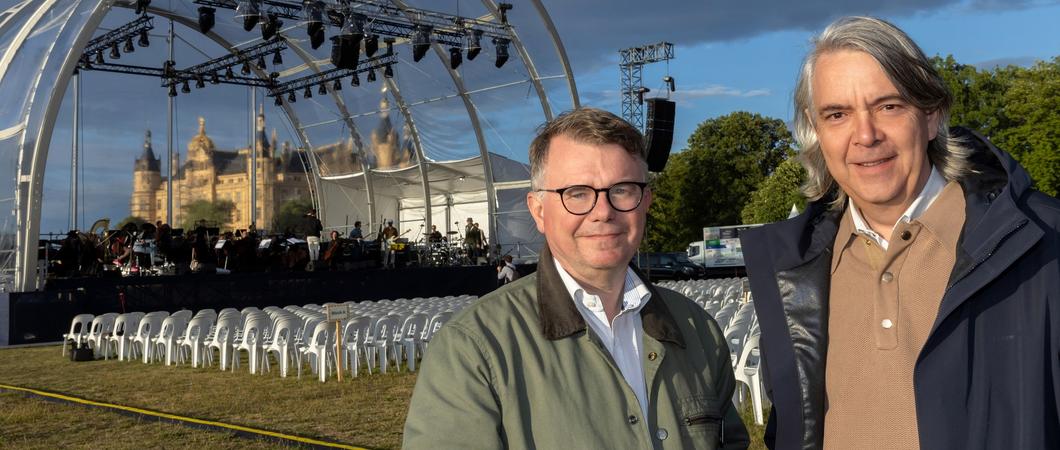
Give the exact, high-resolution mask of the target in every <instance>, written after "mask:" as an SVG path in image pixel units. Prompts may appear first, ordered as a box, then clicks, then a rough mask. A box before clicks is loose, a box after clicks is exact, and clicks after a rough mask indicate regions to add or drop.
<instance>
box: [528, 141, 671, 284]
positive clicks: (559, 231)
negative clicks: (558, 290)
mask: <svg viewBox="0 0 1060 450" xmlns="http://www.w3.org/2000/svg"><path fill="white" fill-rule="evenodd" d="M544 167H545V170H544V173H543V176H542V178H541V181H542V182H541V186H538V188H540V189H559V188H565V187H569V186H574V185H586V186H592V187H594V188H606V187H609V186H611V185H614V184H616V183H620V182H624V181H636V182H642V181H646V175H647V174H646V173H645V170H644V165H643V164H642V163H640V162H639V161H638V160H637V158H636V157H635V156H633V155H630V154H629V153H628V152H627V151H626V150H625V149H624V148H622V147H621V146H619V145H616V144H607V145H595V144H585V143H581V142H577V141H575V140H572V139H570V138H568V137H567V136H565V135H560V136H556V137H555V138H553V139H552V141H551V143H550V144H549V152H548V158H547V160H546V162H545V166H544ZM598 195H599V198H598V199H597V201H596V206H595V207H593V209H592V210H591V211H589V213H588V214H585V215H580V216H579V215H575V214H571V213H570V212H568V211H567V209H566V208H564V206H563V203H562V201H561V200H560V196H559V194H556V193H552V192H543V193H534V192H531V193H529V194H527V197H526V201H527V206H528V208H529V209H530V214H531V216H533V218H534V222H536V223H537V229H538V231H540V232H541V233H542V234H544V235H545V237H546V238H547V239H548V244H549V249H550V250H552V255H553V256H555V257H556V259H557V260H558V261H559V262H560V263H561V264H563V267H564V268H565V269H567V271H569V272H571V273H572V274H583V276H584V274H586V273H587V272H591V271H611V270H616V269H622V270H624V268H625V267H626V266H627V265H628V264H629V261H630V260H631V259H632V258H633V254H634V253H635V252H636V251H637V247H638V246H640V240H641V238H642V237H643V235H644V223H645V221H646V216H647V211H648V207H649V206H650V205H651V190H650V189H648V188H645V192H644V198H643V200H642V201H641V203H640V206H638V207H637V208H636V209H634V210H632V211H629V212H618V211H616V210H615V209H613V208H612V207H611V204H610V203H608V201H607V198H606V197H607V194H605V193H600V194H598ZM576 277H577V275H576Z"/></svg>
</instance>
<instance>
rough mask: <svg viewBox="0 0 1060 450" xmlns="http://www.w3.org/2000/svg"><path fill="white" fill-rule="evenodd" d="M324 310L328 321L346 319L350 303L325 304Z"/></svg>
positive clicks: (349, 311)
mask: <svg viewBox="0 0 1060 450" xmlns="http://www.w3.org/2000/svg"><path fill="white" fill-rule="evenodd" d="M324 311H325V314H327V318H328V322H335V321H341V320H346V319H349V318H350V315H351V314H350V313H351V308H350V305H325V306H324Z"/></svg>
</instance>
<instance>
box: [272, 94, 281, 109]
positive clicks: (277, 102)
mask: <svg viewBox="0 0 1060 450" xmlns="http://www.w3.org/2000/svg"><path fill="white" fill-rule="evenodd" d="M272 104H273V105H276V106H283V100H281V99H280V96H279V95H275V96H273V102H272Z"/></svg>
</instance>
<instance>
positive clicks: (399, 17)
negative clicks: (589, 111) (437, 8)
mask: <svg viewBox="0 0 1060 450" xmlns="http://www.w3.org/2000/svg"><path fill="white" fill-rule="evenodd" d="M531 2H532V4H533V5H534V6H535V9H536V10H537V12H538V16H539V17H540V20H541V22H542V23H543V24H544V25H545V28H546V29H547V31H548V33H549V35H550V37H551V38H552V42H553V45H554V47H555V50H556V53H557V56H558V59H559V61H560V63H561V65H562V67H563V70H564V74H565V76H566V81H567V86H568V90H569V92H570V95H571V101H572V103H573V105H574V106H575V107H577V106H578V105H579V101H578V94H577V88H576V85H575V82H574V79H573V76H572V73H571V71H570V64H569V61H568V60H567V56H566V52H565V50H564V47H563V44H562V42H561V41H560V40H559V37H558V33H557V32H556V30H555V26H554V25H553V23H552V21H551V18H550V17H549V16H548V13H547V11H546V10H545V9H544V7H543V6H542V5H541V2H540V1H539V0H531ZM160 3H161V2H155V4H153V5H152V6H150V7H149V8H148V13H150V14H152V15H155V16H157V17H164V18H169V19H172V20H173V21H174V22H176V23H179V24H181V25H183V26H186V27H188V28H192V29H195V28H197V20H196V19H197V18H196V17H192V16H186V15H185V14H184V13H182V12H179V11H176V10H174V11H170V10H168V9H166V5H164V4H160ZM195 3H199V4H208V3H209V2H207V1H206V0H201V1H197V2H195ZM214 3H216V4H217V5H218V6H221V4H224V5H228V6H233V7H234V5H235V2H234V1H216V2H214ZM349 3H350V4H351V5H354V6H356V8H355V11H354V12H355V13H358V14H364V15H365V16H366V17H368V18H369V20H368V22H367V23H366V24H367V26H366V28H365V31H367V32H371V33H377V34H384V33H393V34H394V35H397V36H403V37H407V36H405V35H402V34H400V33H407V32H408V31H409V30H410V28H408V25H409V24H411V23H416V24H433V26H432V31H431V46H432V48H434V50H435V54H436V55H437V57H438V59H439V61H440V62H441V63H442V64H443V65H445V67H446V68H447V71H448V73H449V74H450V77H451V78H452V81H453V83H454V86H455V87H456V90H457V92H458V95H459V96H460V97H461V99H462V100H463V103H464V105H465V108H466V110H467V113H468V118H469V120H470V121H471V124H472V126H473V128H474V134H475V139H476V142H477V143H478V148H479V154H480V156H481V157H482V158H483V160H484V171H485V174H484V175H485V178H486V180H487V181H490V180H492V179H493V175H492V173H491V171H492V168H491V165H490V163H489V151H488V146H487V144H486V141H485V137H484V133H483V130H482V126H481V122H480V120H479V113H478V111H477V108H476V107H475V105H474V103H473V102H472V99H471V97H470V92H471V91H469V90H468V89H467V88H466V86H465V85H464V83H463V79H462V77H461V76H460V73H459V72H457V71H455V70H453V69H451V68H449V64H448V51H446V49H444V48H443V46H457V45H460V46H463V45H464V44H465V43H466V38H467V34H468V30H475V29H477V30H482V31H483V35H484V36H494V35H496V36H495V37H499V38H504V39H509V40H510V42H511V45H512V46H513V47H514V50H515V51H514V53H515V54H517V55H519V57H520V59H521V60H522V63H523V65H524V66H525V67H527V70H528V72H529V73H530V79H529V80H527V81H528V82H530V83H532V84H533V85H534V88H535V91H536V93H537V94H538V97H539V100H540V102H541V106H542V111H543V112H544V115H545V117H546V120H548V119H551V116H552V111H551V107H550V105H549V102H548V98H547V97H546V96H545V90H544V88H543V86H541V80H542V79H544V78H542V77H541V76H540V75H539V74H538V73H537V70H536V68H534V67H533V61H532V59H531V58H530V55H529V54H528V52H527V51H526V50H525V48H523V45H522V43H521V42H520V41H519V39H518V36H517V35H516V34H515V32H514V29H513V28H512V27H511V26H509V25H508V24H506V23H497V22H498V21H499V20H501V18H500V17H498V16H499V15H503V14H504V12H505V11H506V9H507V8H508V6H507V5H504V4H500V5H498V4H495V3H494V2H493V0H483V5H484V6H485V7H486V8H487V9H488V10H489V11H490V12H491V13H492V15H493V16H494V17H493V20H484V19H469V18H463V20H461V21H458V22H454V21H452V20H451V18H452V17H453V16H450V15H446V14H443V13H436V12H432V11H427V10H422V9H418V8H413V7H410V6H408V5H407V4H405V3H404V2H400V1H395V2H390V3H381V2H376V1H363V0H362V1H351V2H349ZM263 4H264V5H266V6H267V7H268V9H270V12H274V11H275V10H276V8H282V7H285V6H299V9H298V12H300V4H295V3H293V2H281V1H275V0H264V3H263ZM394 5H396V6H394ZM133 6H134V2H133V1H131V0H75V1H73V2H67V1H60V0H41V1H33V2H29V1H25V2H20V3H18V4H17V5H15V6H13V7H12V8H11V9H9V10H8V11H5V12H4V13H6V14H4V15H0V31H4V32H8V33H6V35H7V36H11V37H10V39H11V41H10V42H8V43H6V44H8V45H7V47H5V51H4V52H3V53H2V54H0V82H3V81H4V79H5V74H6V72H7V71H8V70H9V68H10V64H11V63H12V61H13V60H14V59H15V57H16V55H17V54H18V52H19V50H20V49H21V47H22V46H23V44H24V43H25V42H27V41H28V40H30V39H31V38H32V37H31V36H32V34H33V32H34V31H36V30H37V29H38V28H39V27H40V26H41V25H42V24H44V23H48V24H49V25H50V26H57V27H58V28H57V29H53V30H52V31H51V32H50V33H51V34H50V35H49V36H52V35H54V37H55V40H54V41H53V42H52V43H51V45H50V46H47V47H46V53H45V54H44V55H41V56H35V59H34V60H33V61H34V62H35V64H36V63H38V62H39V64H40V66H39V67H40V72H39V73H38V74H37V75H36V78H34V79H33V80H30V84H29V85H28V86H26V85H23V84H19V86H23V88H24V89H29V90H30V91H29V92H31V94H30V96H29V97H28V98H27V100H26V101H27V103H26V106H25V109H24V112H20V113H17V114H9V117H11V116H15V117H18V118H19V119H18V121H17V122H5V123H2V124H0V144H11V143H16V144H17V147H16V148H15V149H14V151H17V152H18V155H11V158H12V159H13V160H16V161H17V163H15V164H14V166H13V170H15V174H14V175H15V177H14V183H15V188H14V196H13V198H12V199H10V200H9V202H11V203H10V204H11V205H12V208H13V213H14V221H15V224H14V227H12V228H13V229H14V230H16V231H17V232H16V234H15V235H14V236H13V240H14V245H13V247H14V249H13V253H14V255H11V253H12V250H6V252H7V257H8V258H11V259H13V264H11V266H13V272H14V273H10V272H7V273H4V274H0V276H4V277H5V278H4V279H0V290H9V291H31V290H35V289H38V288H40V287H41V286H42V283H43V280H42V278H41V276H40V274H39V273H38V271H37V266H38V264H37V251H36V247H37V239H38V234H39V229H40V215H41V214H40V213H41V210H40V208H41V203H42V197H43V178H44V166H45V162H46V160H47V154H48V150H49V147H50V140H51V137H52V132H53V129H54V126H55V121H56V118H57V116H58V114H59V110H60V106H61V104H62V100H63V97H64V93H65V91H66V89H67V86H68V84H69V81H70V79H71V76H72V75H73V72H74V69H75V68H78V66H79V65H80V64H81V63H82V56H83V54H84V53H85V49H86V48H88V45H89V42H90V41H91V40H92V36H93V35H94V34H95V32H96V30H97V29H98V27H99V25H100V24H101V23H102V21H103V19H104V17H105V16H106V15H107V13H108V12H109V11H110V9H112V8H114V7H119V8H129V9H131V8H132V7H133ZM222 7H223V6H222ZM274 7H275V8H274ZM290 11H291V13H292V14H291V16H292V17H295V16H294V12H295V10H294V9H291V10H290ZM373 11H375V12H377V13H378V14H379V15H380V16H382V15H383V14H384V13H385V14H389V15H388V16H387V18H386V19H387V20H383V19H384V18H383V17H378V18H372V14H373ZM392 13H398V14H392ZM57 14H58V16H57ZM277 16H279V15H278V14H277ZM298 17H299V18H300V16H298ZM337 19H338V17H337V16H336V15H335V14H333V13H332V12H330V11H329V13H328V20H330V22H331V24H332V25H335V24H336V20H337ZM57 22H61V23H58V25H55V24H56V23H57ZM13 24H14V25H17V26H18V32H17V33H10V32H9V31H11V30H10V28H11V26H12V25H13ZM126 31H128V30H126ZM279 35H280V37H281V39H282V42H283V44H284V45H286V46H287V48H288V49H291V50H293V52H294V54H295V55H297V56H298V57H299V58H300V59H302V62H303V63H304V64H305V65H306V66H307V67H309V69H310V70H312V71H313V72H314V74H313V75H311V76H310V77H312V78H310V77H305V79H303V80H301V81H302V82H303V83H319V82H320V80H323V79H324V78H326V77H327V76H328V75H326V74H327V71H328V69H326V68H322V67H319V66H318V64H317V63H315V62H314V60H313V58H312V57H310V55H309V54H308V52H306V51H305V50H303V49H301V48H300V47H299V45H298V43H297V42H296V41H294V40H286V39H285V38H284V36H283V32H280V34H279ZM206 36H207V37H208V38H209V39H211V40H213V41H214V42H216V43H217V44H218V45H220V46H221V47H223V48H225V49H227V50H228V51H229V52H230V53H232V55H228V56H226V58H232V60H235V58H238V55H239V54H240V52H241V50H240V49H239V47H240V45H238V44H236V43H234V42H231V41H230V40H228V39H225V38H224V37H222V36H221V35H218V34H217V33H216V32H215V31H211V32H209V33H207V34H206ZM127 37H128V36H126V38H127ZM59 42H62V45H61V46H60V45H58V43H59ZM38 44H39V42H38ZM112 44H113V43H112ZM38 46H39V45H38ZM265 53H268V52H265ZM239 62H240V63H241V62H242V60H239ZM90 64H91V62H90ZM91 65H92V66H94V67H93V68H94V69H96V70H102V69H101V68H100V67H99V66H100V65H99V64H91ZM103 66H107V67H108V68H110V67H113V66H118V65H116V64H113V63H109V64H104V65H103ZM252 66H254V65H253V64H252ZM206 68H207V67H206V66H202V65H199V66H198V69H206ZM129 70H133V69H129ZM187 70H188V69H185V71H187ZM252 70H253V71H254V73H255V75H256V78H254V80H257V81H252V77H246V78H247V80H245V81H247V84H250V83H255V85H258V86H263V87H264V86H265V85H264V83H263V82H264V81H268V80H269V74H267V73H265V72H264V71H262V70H260V69H258V68H257V67H252ZM177 73H178V74H179V76H180V77H184V76H185V75H190V74H191V72H187V73H181V72H180V71H177ZM149 75H152V76H160V75H161V74H160V73H156V72H151V73H149ZM188 79H194V78H188ZM241 81H242V80H241ZM296 81H297V80H296ZM172 82H175V81H171V83H172ZM386 82H387V83H393V87H394V89H392V93H393V94H394V95H393V97H394V100H395V102H396V103H397V106H398V109H399V110H401V111H404V112H403V114H407V113H408V110H409V104H408V103H407V102H406V101H405V99H404V98H402V97H401V95H400V91H399V90H398V89H396V87H397V81H396V80H387V81H386ZM257 83H262V84H257ZM287 83H293V82H290V81H289V82H287ZM284 87H286V88H288V89H297V88H296V87H295V86H294V84H285V85H284ZM0 91H2V90H0ZM331 95H332V98H333V100H334V101H335V104H336V107H337V109H338V113H339V115H340V116H341V118H340V120H342V121H343V122H344V123H345V125H346V127H347V129H348V130H349V132H350V135H351V138H352V139H353V140H354V142H355V145H357V147H358V150H360V151H362V152H363V144H360V142H361V137H360V133H359V132H358V131H357V129H356V127H355V126H354V123H353V120H352V118H353V117H354V115H352V114H350V112H349V111H348V109H347V108H346V106H345V105H344V104H343V102H342V98H341V96H339V95H335V93H331ZM281 108H282V110H283V111H284V113H285V115H286V118H287V120H288V121H289V122H290V123H291V124H292V128H293V129H294V130H296V134H297V138H298V140H299V141H300V144H301V146H302V147H304V148H313V146H312V143H311V142H310V139H309V135H308V134H307V133H306V130H305V127H304V126H303V124H302V122H301V121H300V120H299V118H298V115H297V113H296V111H295V110H294V109H293V108H292V107H291V105H289V104H287V103H286V102H283V105H282V106H281ZM406 123H409V125H410V129H411V130H412V138H413V142H414V143H415V148H416V152H417V158H418V159H419V163H420V164H424V168H423V170H421V173H423V172H424V171H425V170H426V168H427V167H429V166H428V165H429V164H430V161H428V160H427V157H426V155H424V154H423V149H422V147H421V144H420V143H419V142H420V137H419V132H418V131H417V130H416V128H415V123H414V122H412V121H410V120H409V118H408V117H407V118H406ZM308 159H309V160H310V166H311V167H310V169H311V172H312V176H311V184H312V191H313V192H314V198H313V201H314V203H315V204H318V208H320V209H323V208H325V207H326V205H324V204H322V199H321V198H320V197H318V193H319V192H320V168H319V167H318V164H317V162H316V160H315V158H312V157H311V158H308ZM362 163H363V159H362ZM362 168H363V170H364V171H365V173H367V172H368V171H370V170H372V169H369V168H368V167H364V166H362ZM365 179H366V183H367V185H366V190H367V193H368V198H367V199H366V200H367V204H368V207H369V210H370V211H372V212H371V213H370V214H371V215H370V217H371V218H372V219H370V220H374V219H375V214H376V213H375V212H374V211H373V208H374V204H373V202H374V194H373V189H372V186H371V185H370V177H365ZM422 182H423V183H424V184H425V185H426V184H427V183H428V182H429V180H426V179H424V180H422ZM486 185H487V186H488V188H487V196H488V198H489V201H488V205H489V206H488V207H489V210H490V211H489V217H488V218H487V222H488V224H489V233H490V234H491V236H496V224H495V216H496V214H497V212H496V209H495V208H496V193H495V190H494V188H493V186H492V183H490V182H487V183H486ZM424 196H425V199H426V210H425V211H426V214H427V215H428V216H429V215H430V211H431V210H430V207H431V206H430V191H429V187H427V186H425V188H424ZM373 227H374V224H373V223H369V224H368V229H372V228H373ZM0 239H10V238H3V237H0ZM4 251H5V250H4V249H0V252H4ZM5 259H7V258H4V255H3V254H0V261H2V260H5ZM11 266H5V267H11ZM9 270H10V269H9Z"/></svg>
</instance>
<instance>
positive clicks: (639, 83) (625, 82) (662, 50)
mask: <svg viewBox="0 0 1060 450" xmlns="http://www.w3.org/2000/svg"><path fill="white" fill-rule="evenodd" d="M618 54H619V55H620V56H621V59H620V60H619V62H618V69H619V71H620V72H622V118H623V119H626V121H627V122H629V123H631V124H633V126H635V127H637V129H638V130H641V131H643V130H644V93H645V92H647V91H646V90H644V82H643V80H642V78H641V70H642V69H643V68H644V65H645V64H651V63H655V62H660V61H668V60H671V59H674V45H673V44H671V43H669V42H659V43H657V44H649V45H642V46H640V47H630V48H627V49H623V50H620V51H619V52H618Z"/></svg>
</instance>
